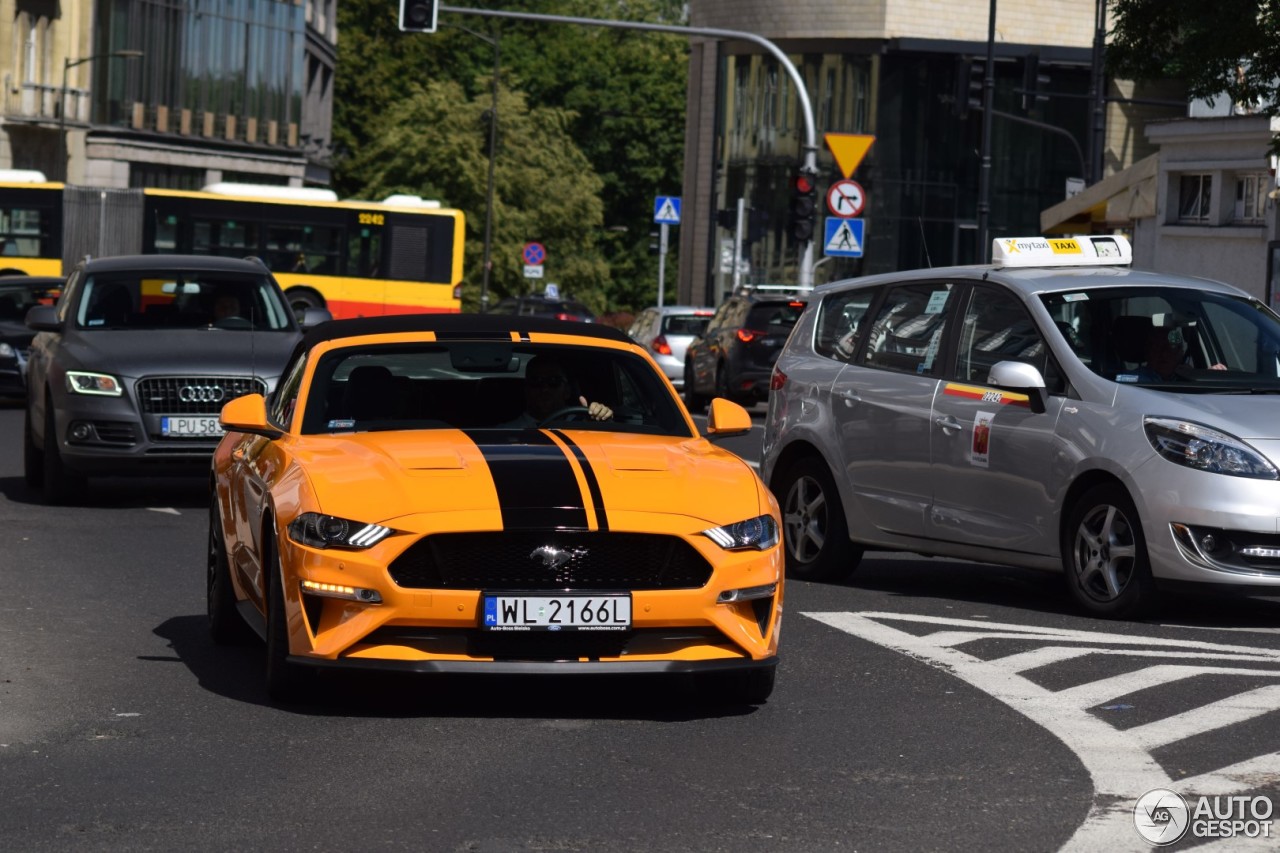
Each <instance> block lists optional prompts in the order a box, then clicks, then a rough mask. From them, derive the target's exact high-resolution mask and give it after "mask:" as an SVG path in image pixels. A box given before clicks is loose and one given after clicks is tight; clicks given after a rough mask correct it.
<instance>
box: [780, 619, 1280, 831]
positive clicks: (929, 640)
mask: <svg viewBox="0 0 1280 853" xmlns="http://www.w3.org/2000/svg"><path fill="white" fill-rule="evenodd" d="M803 615H805V616H808V617H809V618H811V619H814V620H816V621H818V622H821V623H823V624H825V625H828V626H830V627H832V628H836V629H838V630H841V631H844V632H845V633H848V634H851V635H853V636H855V637H859V638H861V639H863V640H866V641H869V642H873V643H876V644H877V645H880V646H883V647H885V648H888V649H892V650H895V651H898V652H901V653H903V654H905V655H908V656H910V657H912V658H914V659H916V660H919V661H922V662H924V663H927V664H929V665H931V666H934V667H937V668H939V669H943V670H945V671H946V672H948V673H950V674H952V675H954V676H956V677H958V678H961V679H963V680H964V681H966V682H968V683H969V684H971V685H973V686H975V687H977V688H978V689H980V690H982V691H984V692H986V693H987V694H988V695H990V696H992V697H993V698H995V699H997V700H999V701H1001V702H1003V703H1005V704H1006V705H1008V706H1009V707H1011V708H1013V709H1014V710H1016V711H1018V712H1019V713H1021V714H1023V715H1024V716H1026V717H1027V718H1029V719H1031V720H1032V721H1033V722H1035V723H1037V724H1038V725H1040V726H1041V727H1042V728H1044V729H1045V730H1047V731H1049V732H1050V733H1052V734H1053V735H1054V736H1055V737H1057V738H1058V739H1059V740H1061V741H1062V742H1063V743H1064V744H1065V745H1066V746H1067V748H1069V749H1070V750H1071V751H1072V752H1074V753H1075V754H1076V756H1077V758H1079V759H1080V761H1081V763H1082V764H1083V765H1084V766H1085V768H1086V770H1088V772H1089V775H1090V777H1091V779H1092V781H1093V787H1094V796H1093V803H1092V804H1091V806H1090V809H1089V814H1088V815H1087V816H1086V818H1085V820H1084V822H1083V823H1082V824H1081V825H1080V826H1079V827H1078V828H1077V830H1076V832H1075V833H1074V834H1073V835H1072V837H1071V838H1070V839H1069V840H1068V841H1067V843H1066V844H1065V845H1064V846H1063V848H1062V849H1063V850H1065V851H1101V850H1106V851H1119V850H1135V851H1137V850H1149V849H1150V848H1149V847H1148V846H1147V845H1145V844H1143V843H1142V839H1141V837H1140V836H1139V835H1138V834H1137V833H1136V832H1135V830H1134V828H1133V811H1132V810H1133V804H1134V803H1135V802H1136V801H1137V799H1138V797H1140V796H1141V795H1142V794H1144V793H1145V792H1147V791H1150V790H1152V789H1154V788H1173V789H1175V790H1177V791H1178V792H1179V793H1182V794H1183V795H1184V796H1188V797H1190V796H1200V795H1214V794H1217V795H1238V794H1245V793H1247V792H1249V791H1250V790H1256V789H1258V788H1260V787H1263V786H1273V785H1274V784H1275V782H1276V780H1277V779H1280V753H1271V754H1268V755H1264V756H1257V757H1255V758H1251V759H1247V760H1245V761H1241V762H1238V763H1237V764H1233V765H1230V766H1228V767H1222V768H1218V769H1217V770H1214V771H1211V772H1208V773H1203V774H1200V775H1198V776H1195V777H1191V778H1180V779H1178V780H1177V781H1176V782H1174V781H1173V780H1172V779H1171V778H1170V776H1169V775H1168V773H1166V772H1165V770H1164V768H1163V767H1162V766H1161V765H1160V764H1159V762H1157V761H1156V760H1155V758H1154V757H1153V756H1152V755H1151V752H1150V750H1152V749H1154V748H1157V747H1161V746H1167V745H1168V744H1171V743H1177V742H1178V741H1179V740H1183V739H1184V738H1186V737H1190V736H1192V735H1197V734H1201V733H1204V732H1208V731H1214V730H1217V729H1220V728H1222V727H1224V726H1228V725H1232V724H1233V723H1237V722H1243V721H1246V720H1249V719H1253V718H1254V717H1257V716H1260V715H1261V714H1265V713H1269V712H1270V711H1274V710H1280V689H1278V690H1277V691H1276V692H1272V691H1271V689H1270V687H1263V688H1259V689H1253V690H1242V691H1241V692H1240V693H1238V694H1236V695H1235V696H1233V697H1230V698H1229V699H1224V700H1221V701H1220V702H1215V703H1210V704H1206V705H1205V706H1202V707H1200V708H1197V709H1194V710H1192V711H1187V712H1184V713H1180V714H1175V715H1171V716H1169V717H1166V718H1164V719H1163V720H1158V721H1153V722H1152V723H1147V724H1146V725H1144V726H1137V727H1134V728H1131V729H1127V730H1121V729H1117V728H1116V727H1115V726H1113V725H1112V724H1111V723H1110V722H1108V721H1107V720H1105V719H1103V718H1101V717H1098V716H1095V715H1094V714H1092V713H1090V710H1089V709H1091V708H1094V707H1096V706H1098V705H1100V704H1102V703H1103V702H1105V701H1107V700H1108V699H1114V698H1118V697H1120V696H1124V695H1126V694H1129V693H1133V692H1135V691H1137V690H1142V689H1145V688H1147V687H1154V686H1164V685H1168V684H1170V683H1172V682H1176V681H1179V680H1183V679H1187V678H1192V677H1196V676H1199V675H1211V674H1216V675H1245V676H1251V677H1254V678H1256V677H1259V676H1262V677H1267V678H1277V679H1280V651H1272V650H1270V649H1260V648H1256V647H1252V646H1233V645H1228V644H1223V643H1207V642H1201V641H1197V640H1177V639H1166V638H1157V637H1151V638H1143V637H1134V636H1132V635H1127V634H1114V633H1104V632H1089V631H1075V630H1070V629H1061V628H1042V627H1038V626H1028V625H1017V624H1012V623H995V622H989V621H986V620H983V621H979V620H976V619H956V618H951V617H932V616H922V615H917V614H902V613H876V612H863V613H851V612H835V613H804V614H803ZM893 622H898V623H908V624H913V625H915V626H916V629H917V630H918V627H919V625H920V624H921V623H924V624H926V625H930V626H936V627H937V628H938V629H939V630H937V631H935V632H934V633H931V634H930V633H926V634H923V635H921V634H918V633H913V632H910V631H905V630H900V629H899V628H896V627H893V626H892V625H891V624H889V623H893ZM993 638H998V639H1014V640H1021V641H1025V642H1033V643H1042V644H1044V645H1042V646H1041V647H1040V648H1038V649H1034V650H1029V651H1022V652H1015V653H1012V654H1009V655H1006V656H1004V657H995V658H991V659H984V658H979V657H977V656H975V655H973V654H970V653H968V652H966V651H964V650H963V649H961V648H959V647H960V646H962V645H965V644H967V643H970V642H975V641H979V640H988V639H993ZM1063 644H1066V645H1063ZM1087 644H1091V645H1087ZM1103 644H1108V646H1107V647H1103ZM1152 646H1157V647H1158V648H1154V649H1153V648H1151V647H1152ZM1144 647H1146V648H1144ZM1094 654H1097V655H1126V656H1131V657H1132V656H1136V657H1150V658H1153V659H1169V658H1174V659H1177V660H1178V661H1179V663H1177V664H1170V663H1156V664H1154V665H1152V666H1148V667H1145V668H1143V669H1139V670H1136V671H1134V672H1129V673H1125V674H1123V675H1117V676H1110V677H1106V678H1100V679H1097V680H1095V681H1092V682H1087V683H1085V684H1081V685H1076V686H1074V687H1069V688H1066V689H1063V690H1052V689H1049V688H1046V687H1042V686H1040V685H1038V684H1036V683H1035V682H1034V681H1032V680H1031V679H1029V678H1027V677H1026V676H1025V675H1024V674H1023V673H1025V672H1028V671H1030V670H1033V669H1037V668H1039V667H1042V666H1046V665H1048V664H1051V663H1055V662H1060V661H1070V660H1073V659H1082V658H1085V657H1087V656H1089V655H1094ZM1188 660H1203V661H1205V665H1191V664H1188V663H1186V661H1188ZM1211 662H1216V663H1217V664H1218V665H1212V664H1211ZM1224 662H1227V663H1251V664H1276V665H1277V668H1275V669H1262V668H1259V667H1245V666H1225V665H1221V664H1222V663H1224ZM1276 687H1277V688H1280V685H1276ZM1268 699H1272V700H1274V702H1273V704H1272V706H1271V707H1267V706H1266V701H1267V700H1268ZM1210 709H1212V710H1210ZM1215 710H1216V712H1217V713H1215V712H1214V711H1215ZM1273 834H1274V832H1273ZM1263 840H1264V841H1266V844H1264V845H1259V844H1255V843H1254V841H1253V840H1251V839H1247V838H1243V837H1236V838H1231V839H1224V840H1222V841H1220V842H1209V843H1205V844H1201V845H1200V846H1199V847H1197V849H1204V850H1226V849H1231V850H1233V851H1234V850H1242V849H1271V848H1272V847H1274V842H1275V839H1274V838H1268V839H1263Z"/></svg>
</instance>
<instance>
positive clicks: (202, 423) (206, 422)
mask: <svg viewBox="0 0 1280 853" xmlns="http://www.w3.org/2000/svg"><path fill="white" fill-rule="evenodd" d="M160 434H161V435H207V436H215V435H222V424H220V423H218V419H217V418H212V417H208V418H195V417H192V418H161V419H160Z"/></svg>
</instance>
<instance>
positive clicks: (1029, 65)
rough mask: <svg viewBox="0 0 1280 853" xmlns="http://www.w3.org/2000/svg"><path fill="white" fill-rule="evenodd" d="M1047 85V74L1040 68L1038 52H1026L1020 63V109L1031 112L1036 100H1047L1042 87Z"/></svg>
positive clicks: (1047, 97)
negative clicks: (1025, 56)
mask: <svg viewBox="0 0 1280 853" xmlns="http://www.w3.org/2000/svg"><path fill="white" fill-rule="evenodd" d="M1047 85H1049V75H1048V74H1045V73H1042V72H1041V70H1040V54H1039V53H1028V54H1027V58H1026V59H1025V60H1024V61H1023V64H1022V109H1023V110H1024V111H1026V112H1031V109H1032V108H1033V107H1034V106H1035V105H1036V102H1037V101H1047V100H1049V95H1048V94H1046V93H1045V91H1044V87H1045V86H1047Z"/></svg>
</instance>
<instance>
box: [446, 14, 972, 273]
mask: <svg viewBox="0 0 1280 853" xmlns="http://www.w3.org/2000/svg"><path fill="white" fill-rule="evenodd" d="M994 6H995V0H992V7H993V9H994ZM439 11H441V12H450V13H452V14H456V15H482V16H484V17H487V18H508V19H511V20H518V21H538V22H540V23H546V24H577V25H579V26H584V27H609V28H612V29H619V30H640V31H642V32H651V33H674V34H676V35H684V36H705V37H706V38H713V39H735V40H738V41H749V42H751V43H752V44H756V45H759V46H760V47H763V48H764V49H765V50H767V51H769V53H770V54H771V55H772V56H773V58H774V59H776V60H777V61H778V64H779V65H781V66H782V67H783V69H785V70H786V72H787V76H788V77H790V78H791V82H792V84H793V85H794V86H795V87H796V100H798V101H799V103H800V112H801V114H802V118H803V121H804V144H803V145H802V146H801V148H802V150H803V152H804V156H803V162H802V164H801V166H800V170H801V171H802V172H807V173H808V174H810V175H813V176H816V175H817V174H818V132H817V126H816V124H815V123H814V120H813V104H812V103H810V101H809V90H808V88H807V87H806V86H805V83H804V77H802V76H801V75H800V72H799V70H797V68H796V66H795V64H794V63H792V61H791V60H790V59H789V58H788V57H787V55H786V54H785V53H783V52H782V50H781V49H780V48H779V47H778V46H777V45H776V44H774V43H773V42H771V41H769V40H768V39H767V38H764V37H763V36H760V35H757V34H755V33H748V32H743V31H741V30H721V29H714V28H706V27H677V26H672V25H670V24H646V23H643V22H640V21H611V20H603V19H600V18H575V17H572V16H567V15H542V14H538V13H536V12H507V11H503V10H499V9H469V8H465V7H461V6H440V7H439ZM992 17H993V18H994V14H993V15H992ZM735 263H736V259H735ZM796 284H797V285H798V286H799V287H801V288H804V289H806V290H807V289H810V288H812V287H813V241H812V240H809V241H807V242H806V243H805V244H804V250H803V252H802V256H801V259H800V268H799V270H798V272H797V273H796Z"/></svg>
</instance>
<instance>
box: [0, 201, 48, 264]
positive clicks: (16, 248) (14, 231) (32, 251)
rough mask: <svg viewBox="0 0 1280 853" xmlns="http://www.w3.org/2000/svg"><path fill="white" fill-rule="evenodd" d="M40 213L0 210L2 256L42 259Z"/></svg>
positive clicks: (22, 210)
mask: <svg viewBox="0 0 1280 853" xmlns="http://www.w3.org/2000/svg"><path fill="white" fill-rule="evenodd" d="M40 226H41V223H40V211H39V210H34V209H29V208H19V207H9V208H0V255H4V256H7V257H18V258H38V257H40V242H41V230H42V229H41V227H40Z"/></svg>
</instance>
